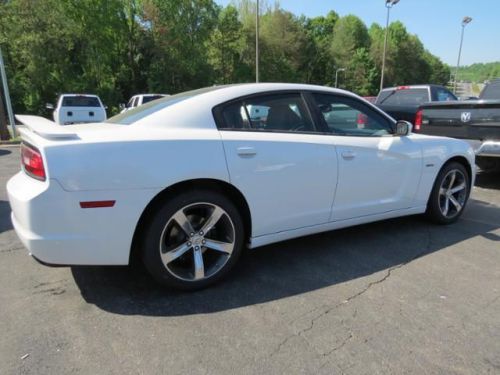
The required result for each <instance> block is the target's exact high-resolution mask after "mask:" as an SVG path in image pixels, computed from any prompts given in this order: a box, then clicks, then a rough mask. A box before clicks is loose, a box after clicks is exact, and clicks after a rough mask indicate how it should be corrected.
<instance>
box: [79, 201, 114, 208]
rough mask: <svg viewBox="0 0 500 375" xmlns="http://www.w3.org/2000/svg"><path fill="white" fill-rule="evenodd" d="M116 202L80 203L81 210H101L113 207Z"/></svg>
mask: <svg viewBox="0 0 500 375" xmlns="http://www.w3.org/2000/svg"><path fill="white" fill-rule="evenodd" d="M115 202H116V201H90V202H80V207H81V208H101V207H113V206H114V205H115Z"/></svg>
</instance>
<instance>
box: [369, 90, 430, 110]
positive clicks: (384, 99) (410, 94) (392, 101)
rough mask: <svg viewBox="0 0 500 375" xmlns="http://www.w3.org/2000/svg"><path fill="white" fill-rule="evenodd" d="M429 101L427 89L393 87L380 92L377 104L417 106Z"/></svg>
mask: <svg viewBox="0 0 500 375" xmlns="http://www.w3.org/2000/svg"><path fill="white" fill-rule="evenodd" d="M428 101H429V91H428V90H427V89H394V90H384V91H382V92H381V93H380V95H379V97H378V99H377V104H386V105H401V106H405V105H407V106H419V105H420V104H422V103H425V102H428Z"/></svg>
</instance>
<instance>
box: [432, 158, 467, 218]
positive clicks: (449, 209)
mask: <svg viewBox="0 0 500 375" xmlns="http://www.w3.org/2000/svg"><path fill="white" fill-rule="evenodd" d="M469 193H470V177H469V174H468V173H467V170H466V169H465V167H464V166H463V165H462V164H460V163H457V162H451V163H448V164H446V165H445V166H444V167H443V169H441V171H440V172H439V174H438V176H437V178H436V181H435V183H434V187H433V189H432V192H431V195H430V198H429V202H428V204H427V215H428V216H429V217H430V218H431V219H432V220H433V221H435V222H438V223H441V224H448V223H452V222H454V221H456V220H457V219H458V218H459V217H460V215H461V214H462V212H463V210H464V207H465V204H466V203H467V199H468V198H469Z"/></svg>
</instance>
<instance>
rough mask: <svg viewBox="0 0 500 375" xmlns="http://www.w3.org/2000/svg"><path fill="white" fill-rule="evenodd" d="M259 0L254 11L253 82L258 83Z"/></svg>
mask: <svg viewBox="0 0 500 375" xmlns="http://www.w3.org/2000/svg"><path fill="white" fill-rule="evenodd" d="M259 11H260V9H259V0H257V11H256V12H255V82H257V83H259Z"/></svg>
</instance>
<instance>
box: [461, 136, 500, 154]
mask: <svg viewBox="0 0 500 375" xmlns="http://www.w3.org/2000/svg"><path fill="white" fill-rule="evenodd" d="M467 142H468V143H469V144H470V145H471V146H472V148H473V149H474V152H475V154H476V156H488V157H497V158H500V141H476V140H468V141H467Z"/></svg>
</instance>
